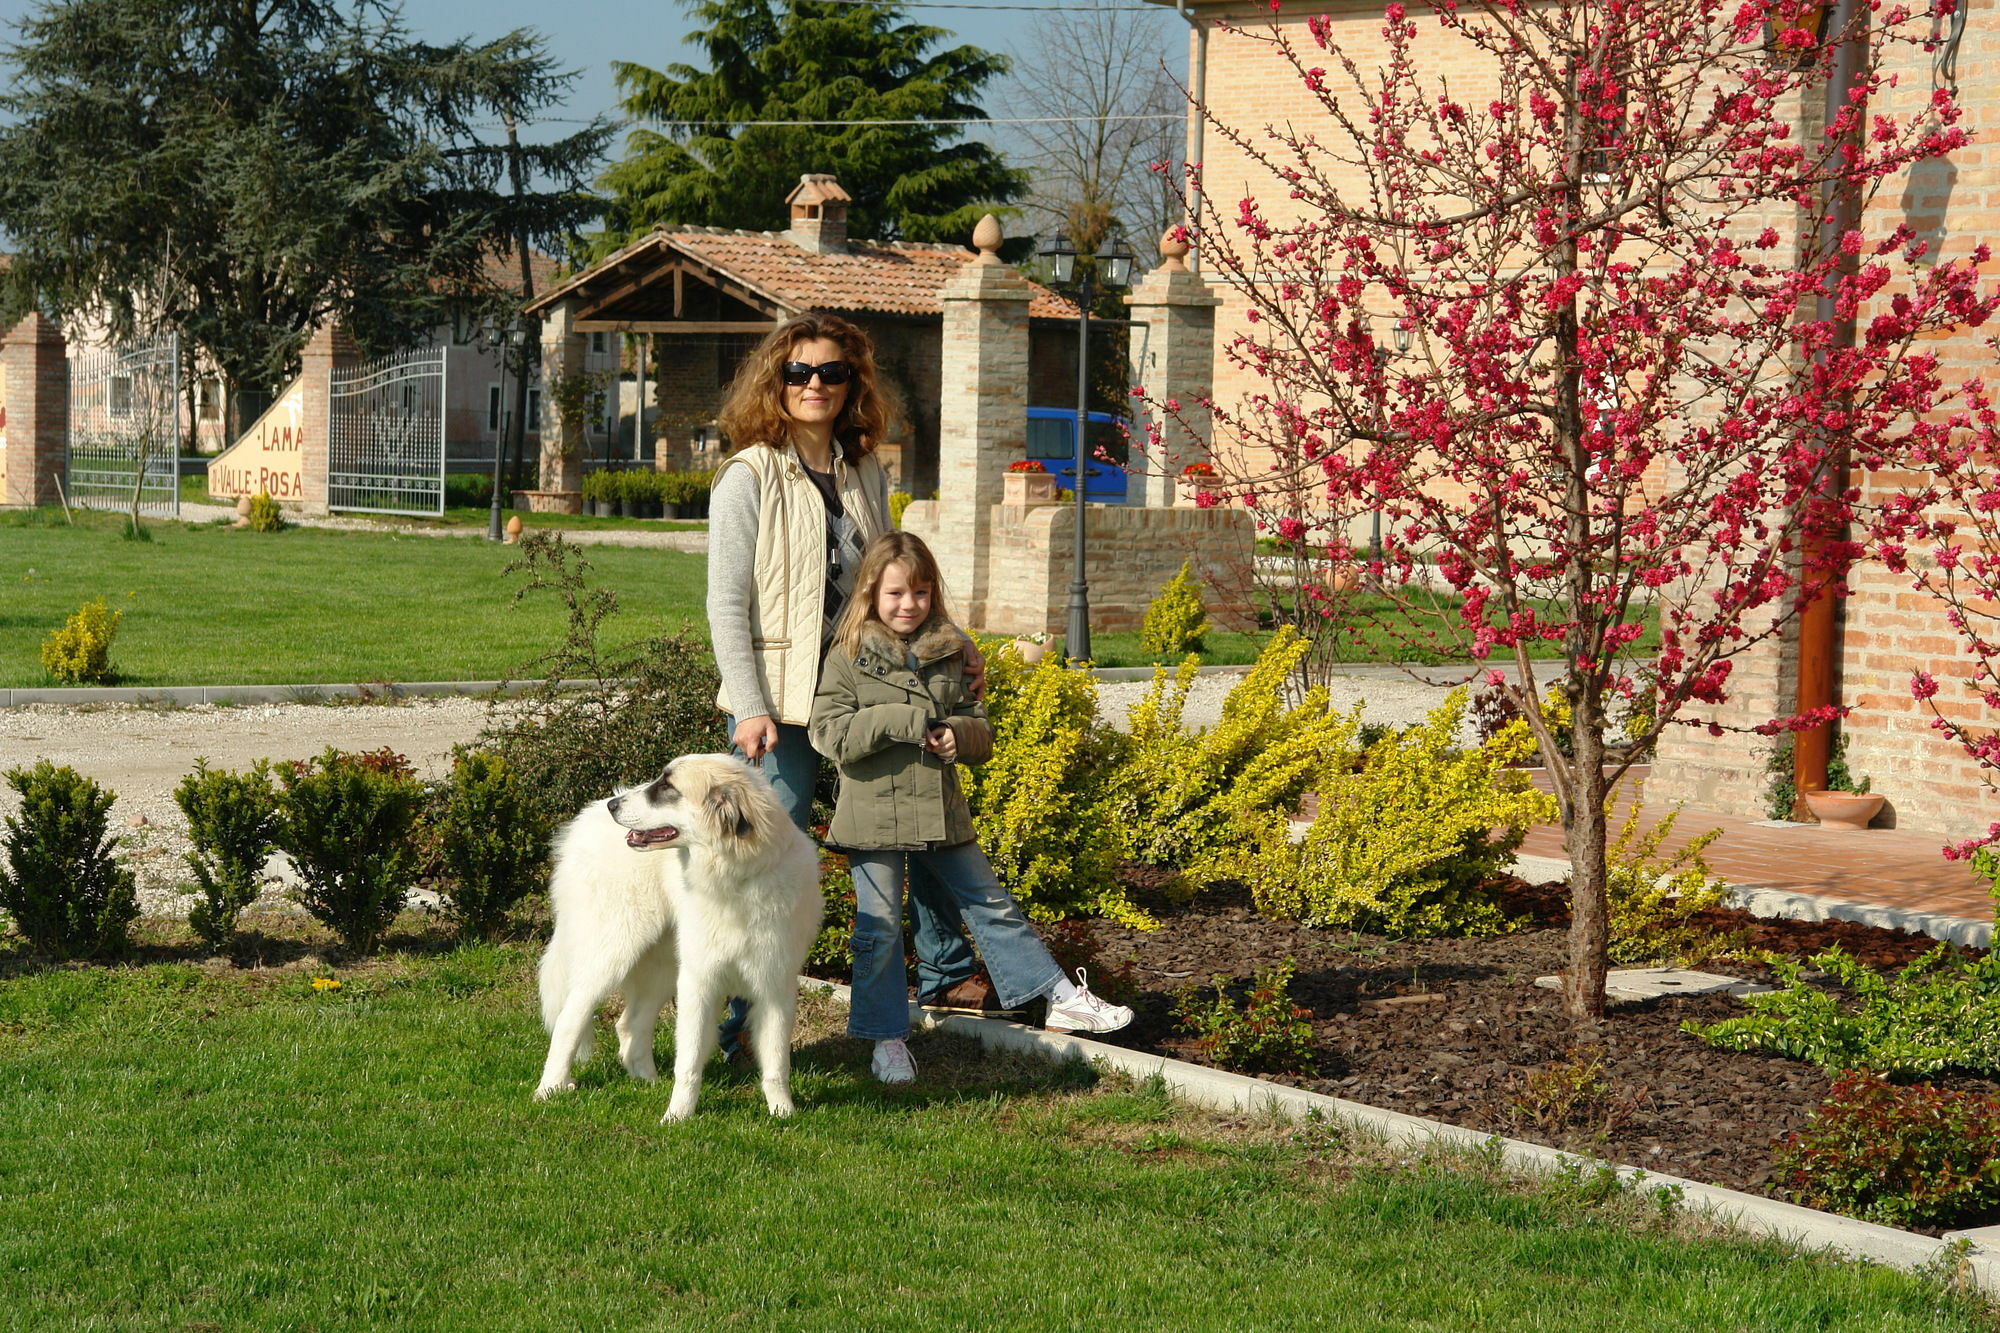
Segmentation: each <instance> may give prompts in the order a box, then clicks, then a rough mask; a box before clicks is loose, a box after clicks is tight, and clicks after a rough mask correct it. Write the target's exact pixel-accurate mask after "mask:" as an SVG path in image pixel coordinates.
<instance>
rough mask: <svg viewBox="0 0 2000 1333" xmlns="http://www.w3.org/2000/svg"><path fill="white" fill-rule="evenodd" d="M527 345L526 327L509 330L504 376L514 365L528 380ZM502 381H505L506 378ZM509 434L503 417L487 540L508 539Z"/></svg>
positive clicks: (502, 365)
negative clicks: (504, 490) (504, 471)
mask: <svg viewBox="0 0 2000 1333" xmlns="http://www.w3.org/2000/svg"><path fill="white" fill-rule="evenodd" d="M527 345H528V331H527V329H526V328H525V327H517V328H514V329H510V330H509V331H508V333H507V338H506V346H507V347H508V348H509V349H511V350H510V351H509V352H503V353H502V355H501V358H500V373H501V374H502V375H503V376H504V375H505V374H506V373H507V368H508V367H509V366H512V367H513V370H514V373H515V374H517V375H519V376H520V377H521V380H522V382H523V383H525V382H526V380H527V376H528V363H527V352H526V350H525V349H526V348H527ZM502 383H503V384H504V383H505V380H504V379H503V380H502ZM513 415H515V416H519V415H520V413H518V412H516V413H513ZM507 435H508V431H507V421H506V419H505V418H504V417H503V418H502V419H501V422H500V437H499V438H498V439H497V440H495V441H494V442H493V506H492V509H491V511H490V512H489V513H488V514H487V516H486V540H487V541H490V542H503V541H506V540H507V537H506V534H505V532H504V531H503V530H502V529H501V526H500V484H501V481H502V480H503V478H502V476H501V466H502V464H504V463H505V462H506V460H507Z"/></svg>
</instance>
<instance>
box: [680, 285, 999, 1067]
mask: <svg viewBox="0 0 2000 1333" xmlns="http://www.w3.org/2000/svg"><path fill="white" fill-rule="evenodd" d="M893 420H894V408H893V407H892V405H891V404H890V402H889V401H888V399H887V397H886V395H885V394H884V392H883V390H882V388H881V387H880V385H879V384H878V383H877V380H876V374H875V350H874V347H873V345H872V344H871V343H870V342H869V340H868V335H867V334H865V333H863V332H862V331H861V330H860V329H858V328H856V327H855V326H854V325H853V324H851V323H849V322H848V321H846V320H844V319H842V318H840V317H839V316H838V315H828V314H820V313H813V312H809V313H806V314H803V315H798V316H795V317H794V318H792V319H789V320H786V321H785V322H784V323H783V324H781V325H779V326H778V327H777V328H776V329H774V330H772V332H771V333H770V334H768V335H767V336H766V337H765V338H764V341H763V342H761V343H759V344H758V345H757V348H756V350H754V351H753V352H751V354H750V356H749V359H748V360H746V361H745V362H744V363H743V366H742V368H741V369H740V370H739V371H738V372H737V374H736V378H735V380H734V381H732V382H731V384H730V386H729V394H728V398H727V400H726V401H725V402H724V404H723V408H722V430H723V434H724V435H726V436H728V438H729V440H730V442H731V443H732V444H733V445H735V447H736V452H735V453H734V454H732V455H731V456H730V457H729V458H728V460H727V461H725V462H724V463H723V465H722V466H721V467H720V468H719V469H717V471H716V474H715V480H714V486H713V489H712V491H711V492H710V499H709V523H708V543H709V545H708V624H709V634H710V637H711V639H712V641H713V643H714V645H715V664H716V667H717V668H718V669H719V670H720V672H721V674H722V692H721V694H720V696H719V697H718V699H717V702H718V703H719V704H720V705H721V706H722V709H723V711H724V712H725V713H727V714H728V715H729V730H730V741H731V743H732V744H733V745H734V746H735V747H736V748H737V749H738V750H739V751H741V752H742V753H743V754H744V755H745V756H746V757H747V758H749V759H750V761H751V762H752V763H756V764H760V765H761V766H762V767H763V770H764V773H765V775H766V776H767V777H769V778H770V779H771V785H772V786H773V787H775V788H777V792H778V797H779V799H780V800H782V801H783V802H784V803H785V806H786V808H787V809H788V810H789V811H790V812H791V815H792V818H793V819H794V820H795V821H796V822H797V823H798V825H799V827H801V828H805V827H806V826H807V824H808V823H809V821H810V819H811V812H812V799H813V787H814V785H815V782H816V780H817V778H818V776H819V762H820V761H819V755H818V753H817V752H815V751H814V749H813V747H812V741H811V739H810V737H809V736H808V735H807V732H806V723H807V721H808V720H809V719H810V717H811V714H812V705H813V695H814V693H815V692H816V691H817V689H818V687H819V675H820V664H821V662H822V660H823V658H824V656H825V653H826V647H827V644H828V643H829V642H830V641H831V637H832V633H833V624H834V621H835V619H836V618H837V617H838V616H839V614H840V611H841V609H842V608H843V607H844V606H845V605H846V603H847V598H848V596H849V594H850V593H851V592H852V591H853V587H854V573H855V570H856V569H857V567H858V566H859V565H860V562H861V550H862V548H863V547H864V546H866V545H867V544H868V542H869V541H870V539H872V538H874V537H876V536H878V535H880V534H881V533H883V532H885V531H887V530H888V528H889V482H888V476H887V474H886V473H885V472H884V471H883V470H882V464H881V462H880V461H879V460H878V459H876V457H875V456H874V455H875V450H876V449H877V448H878V447H879V446H880V445H881V444H882V442H883V441H884V440H885V439H886V438H887V436H888V434H889V431H890V428H891V425H892V423H893ZM969 656H970V661H969V663H968V665H969V666H970V668H971V670H972V672H973V675H974V677H975V678H978V677H980V676H982V675H983V673H984V670H985V663H984V662H983V661H982V660H980V659H979V656H978V650H977V649H976V648H974V649H971V650H970V654H969ZM910 911H911V916H912V919H913V924H914V926H915V931H914V941H913V942H914V945H915V949H916V954H917V983H918V992H919V994H920V995H922V996H923V997H924V998H925V1000H926V1001H927V1002H929V1003H933V1004H935V1005H938V1006H939V1007H948V1008H968V1009H974V1010H981V1011H987V1012H991V1011H993V1005H992V1002H991V999H990V996H991V987H990V985H986V984H984V983H982V982H981V981H980V980H979V979H978V963H977V962H976V961H975V959H974V957H973V954H972V950H971V947H970V946H969V945H968V944H967V943H966V941H965V935H964V931H963V930H962V929H961V927H960V920H959V915H958V911H957V909H956V907H955V906H953V904H952V902H951V899H950V897H949V895H947V894H946V893H945V892H944V891H943V889H942V886H940V885H938V884H936V883H935V882H934V881H933V880H931V879H930V878H929V877H928V876H927V875H916V876H913V877H912V882H911V885H910ZM740 1016H741V1008H740V1002H738V1001H732V1002H731V1005H730V1018H729V1021H728V1022H727V1023H725V1024H724V1043H723V1044H724V1048H725V1049H728V1048H729V1047H730V1045H731V1041H730V1040H729V1038H730V1037H732V1036H733V1035H734V1033H733V1029H735V1028H737V1027H739V1026H740V1021H741V1019H740Z"/></svg>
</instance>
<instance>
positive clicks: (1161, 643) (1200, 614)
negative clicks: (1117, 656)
mask: <svg viewBox="0 0 2000 1333" xmlns="http://www.w3.org/2000/svg"><path fill="white" fill-rule="evenodd" d="M1207 633H1208V613H1207V612H1206V611H1204V610H1203V609H1202V605H1201V583H1200V582H1199V581H1198V580H1197V579H1195V577H1194V576H1193V573H1192V566H1191V564H1190V562H1189V561H1186V560H1183V561H1181V569H1180V573H1178V574H1176V575H1174V576H1173V577H1172V578H1171V579H1169V580H1167V583H1166V586H1164V587H1162V588H1161V589H1160V593H1159V596H1157V597H1155V598H1154V599H1153V602H1152V605H1150V606H1148V607H1147V608H1146V621H1145V623H1144V624H1143V625H1141V626H1140V627H1139V646H1140V647H1141V648H1144V649H1145V650H1146V651H1147V652H1149V653H1158V654H1161V655H1167V654H1172V653H1198V652H1200V651H1201V643H1202V637H1203V636H1204V635H1206V634H1207Z"/></svg>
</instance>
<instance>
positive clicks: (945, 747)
mask: <svg viewBox="0 0 2000 1333" xmlns="http://www.w3.org/2000/svg"><path fill="white" fill-rule="evenodd" d="M924 748H925V749H926V750H929V751H930V752H931V753H932V754H934V755H936V756H937V757H938V758H940V759H942V760H944V761H945V762H946V763H947V764H949V763H951V762H953V761H954V760H956V759H957V758H958V737H957V735H956V734H954V733H953V731H952V729H951V728H950V727H937V728H934V729H933V730H932V731H931V732H930V734H928V735H927V736H925V737H924Z"/></svg>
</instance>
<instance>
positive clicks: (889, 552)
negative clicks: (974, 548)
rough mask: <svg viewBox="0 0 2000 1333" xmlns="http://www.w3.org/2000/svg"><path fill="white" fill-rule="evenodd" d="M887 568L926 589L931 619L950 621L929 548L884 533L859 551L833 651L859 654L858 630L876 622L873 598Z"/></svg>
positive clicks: (910, 537)
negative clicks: (897, 567) (900, 571)
mask: <svg viewBox="0 0 2000 1333" xmlns="http://www.w3.org/2000/svg"><path fill="white" fill-rule="evenodd" d="M891 565H901V566H902V567H903V572H904V573H905V574H906V575H908V576H909V579H910V581H911V582H912V583H916V584H928V585H929V587H930V590H931V619H933V620H936V619H939V618H943V619H945V620H950V619H951V610H950V608H949V607H947V606H946V605H945V604H944V576H943V575H942V574H940V573H939V572H938V563H937V557H936V556H934V555H932V554H931V548H930V547H928V546H926V545H924V539H923V538H922V537H919V536H917V535H916V534H915V533H911V532H885V533H883V534H882V535H881V536H879V537H877V538H876V539H875V540H874V541H871V542H869V543H868V547H867V549H866V550H864V551H862V553H861V568H860V569H858V570H856V571H855V572H854V595H853V596H851V597H849V598H848V599H847V605H846V606H845V607H842V608H841V612H840V622H839V623H838V624H837V625H835V626H834V629H833V644H834V647H836V648H838V649H840V651H841V652H843V653H846V654H847V655H848V656H849V657H852V656H854V655H855V653H856V652H858V651H859V650H860V647H861V631H862V629H863V628H864V627H866V626H867V624H868V622H869V621H871V620H875V619H877V617H876V615H875V594H876V592H877V590H879V589H880V588H881V586H882V576H883V575H884V574H886V573H887V572H888V571H889V566H891Z"/></svg>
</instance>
